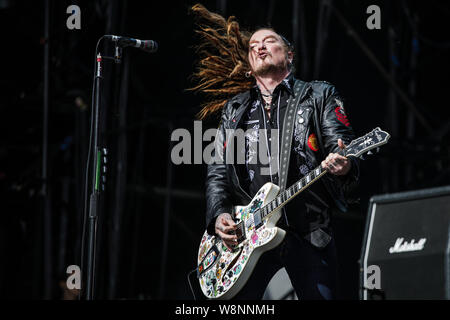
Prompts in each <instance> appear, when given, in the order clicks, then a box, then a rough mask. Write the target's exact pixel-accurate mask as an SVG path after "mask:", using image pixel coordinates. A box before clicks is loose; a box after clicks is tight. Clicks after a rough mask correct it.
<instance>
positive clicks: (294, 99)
mask: <svg viewBox="0 0 450 320" xmlns="http://www.w3.org/2000/svg"><path fill="white" fill-rule="evenodd" d="M306 87H307V84H306V82H304V81H301V80H297V79H296V80H295V83H294V95H291V97H290V98H289V102H288V105H287V109H286V114H285V116H284V121H283V132H282V133H281V148H280V172H279V177H280V185H279V187H280V191H284V189H285V188H286V183H287V174H288V169H289V159H290V156H291V146H292V135H293V131H294V122H295V112H296V110H297V106H298V104H299V102H300V99H301V97H302V96H303V93H304V91H305V89H306Z"/></svg>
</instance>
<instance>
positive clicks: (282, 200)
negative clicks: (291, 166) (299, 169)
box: [260, 166, 327, 219]
mask: <svg viewBox="0 0 450 320" xmlns="http://www.w3.org/2000/svg"><path fill="white" fill-rule="evenodd" d="M325 173H327V170H326V169H323V168H322V166H318V167H316V168H315V169H314V170H312V171H310V172H309V173H307V174H306V175H305V176H303V177H302V178H301V179H300V180H298V181H297V182H296V183H294V184H293V185H292V186H290V187H289V188H287V189H286V190H284V191H283V192H281V193H280V194H279V195H278V196H277V197H276V198H275V199H273V200H272V201H271V202H269V203H267V204H266V205H265V206H264V207H262V208H261V210H260V212H261V218H262V219H264V218H268V217H269V216H270V214H271V213H272V212H274V211H275V210H277V209H279V208H282V207H284V206H285V205H286V204H287V203H288V202H289V201H291V200H292V199H294V198H295V197H296V196H297V195H299V194H300V193H301V192H302V191H303V190H305V189H307V188H308V187H309V186H310V185H312V184H313V183H314V182H316V181H317V180H318V179H319V178H320V177H322V176H323V175H325Z"/></svg>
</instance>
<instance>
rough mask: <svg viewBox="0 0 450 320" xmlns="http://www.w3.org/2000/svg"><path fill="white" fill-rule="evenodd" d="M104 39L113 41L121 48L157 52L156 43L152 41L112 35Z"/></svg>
mask: <svg viewBox="0 0 450 320" xmlns="http://www.w3.org/2000/svg"><path fill="white" fill-rule="evenodd" d="M105 37H106V38H107V39H111V40H113V41H115V42H116V44H117V45H118V46H119V47H122V48H124V47H136V48H139V49H141V50H144V51H146V52H149V53H154V52H156V51H157V50H158V43H157V42H156V41H153V40H139V39H134V38H128V37H121V36H113V35H107V36H105Z"/></svg>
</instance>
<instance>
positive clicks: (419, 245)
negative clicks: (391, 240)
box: [389, 238, 427, 253]
mask: <svg viewBox="0 0 450 320" xmlns="http://www.w3.org/2000/svg"><path fill="white" fill-rule="evenodd" d="M404 240H405V239H404V238H397V241H395V244H394V246H393V247H390V248H389V253H400V252H408V251H420V250H423V247H424V245H425V242H426V241H427V239H426V238H422V239H420V240H419V241H418V242H414V239H412V240H411V242H408V241H404Z"/></svg>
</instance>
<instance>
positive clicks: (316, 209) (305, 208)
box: [197, 7, 359, 299]
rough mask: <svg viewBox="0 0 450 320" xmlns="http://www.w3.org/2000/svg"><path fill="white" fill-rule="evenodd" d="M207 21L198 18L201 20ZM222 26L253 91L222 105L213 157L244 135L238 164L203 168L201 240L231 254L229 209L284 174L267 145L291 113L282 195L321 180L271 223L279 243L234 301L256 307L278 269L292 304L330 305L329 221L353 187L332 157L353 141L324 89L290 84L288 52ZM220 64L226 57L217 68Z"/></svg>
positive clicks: (353, 174) (277, 38) (345, 162)
mask: <svg viewBox="0 0 450 320" xmlns="http://www.w3.org/2000/svg"><path fill="white" fill-rule="evenodd" d="M197 9H198V7H197ZM206 13H209V12H206ZM206 13H205V11H202V14H203V15H205V14H206ZM214 18H217V15H215V16H214ZM223 23H224V24H225V25H226V24H229V25H230V24H233V21H231V22H230V20H228V21H225V20H223ZM229 25H228V28H229V29H228V30H230V29H233V28H234V32H228V35H226V37H227V38H226V39H227V41H230V37H231V36H234V37H235V38H237V40H236V41H235V43H241V42H243V41H242V39H244V40H246V41H248V42H247V43H246V47H245V49H246V50H247V52H246V58H247V59H248V60H247V61H243V62H242V63H239V64H238V65H237V67H235V68H234V70H233V72H234V74H236V73H239V72H240V71H239V70H236V68H238V67H242V68H244V69H245V66H248V69H247V70H243V71H242V72H244V71H245V73H244V74H245V77H246V78H245V79H244V78H242V79H243V80H242V82H245V81H247V80H252V86H251V87H250V88H249V89H247V90H245V91H243V92H242V93H240V94H238V95H235V96H234V97H233V98H231V99H229V100H227V101H226V103H224V104H223V107H222V108H221V111H222V113H221V114H222V116H221V121H220V125H219V128H218V135H217V137H216V143H219V144H220V145H221V147H222V148H223V150H220V152H219V153H220V154H221V155H222V157H225V156H224V155H226V148H227V146H226V143H224V142H225V141H226V134H225V130H227V129H238V128H241V129H243V130H244V131H246V132H247V134H246V143H245V164H242V165H239V164H229V163H227V161H225V162H224V163H215V164H210V165H208V169H207V177H206V199H207V214H206V222H207V229H208V232H209V233H211V234H214V233H215V234H216V235H217V236H219V237H221V238H222V240H223V242H224V243H225V245H226V246H227V247H229V248H232V247H233V246H234V245H236V243H237V236H236V235H235V234H234V232H233V231H234V230H235V226H236V224H235V222H234V221H233V215H232V207H233V206H234V205H246V204H248V203H249V201H250V200H251V199H252V198H253V196H254V195H255V194H256V192H257V191H258V190H259V189H260V188H261V187H262V186H263V185H264V184H265V183H267V182H272V183H274V184H276V185H280V182H281V181H280V176H281V175H282V174H283V172H282V170H281V169H280V168H281V167H282V164H283V161H286V159H283V156H282V155H280V148H275V150H272V147H271V146H272V145H273V144H272V143H271V142H272V138H274V139H276V138H277V139H279V141H278V145H282V144H283V143H284V142H285V141H282V139H283V137H285V136H286V133H285V132H283V129H284V126H286V124H287V121H288V120H287V119H285V118H286V117H287V116H286V114H287V110H288V108H292V107H293V108H295V114H294V119H293V121H294V124H293V132H291V134H290V135H289V134H288V136H289V137H290V139H291V148H290V157H289V159H288V160H289V162H288V173H287V181H284V184H285V187H289V186H290V184H291V183H293V182H295V181H297V180H298V179H300V178H301V177H302V176H303V175H305V174H306V173H308V172H309V171H311V170H312V169H313V168H315V167H316V166H318V165H321V166H322V167H323V168H326V170H327V171H328V173H327V174H326V175H325V176H324V177H323V178H322V179H320V180H319V181H317V182H315V183H314V184H313V185H311V186H310V187H309V188H308V189H306V190H305V191H304V192H303V193H301V194H300V195H299V196H298V197H296V198H295V199H294V200H292V201H291V202H290V203H289V204H288V205H287V206H286V207H285V209H286V210H284V213H283V215H282V217H281V219H280V220H279V223H278V226H279V227H282V228H283V229H284V230H286V231H287V233H286V237H285V239H284V240H283V242H282V244H281V245H279V246H277V247H276V248H275V249H272V250H270V251H268V252H266V253H264V254H263V255H262V256H261V258H260V259H259V261H258V263H257V266H256V268H255V270H254V271H253V273H252V275H251V276H250V279H249V280H248V281H247V284H246V285H245V286H244V288H243V289H242V290H240V292H239V293H238V294H237V296H235V299H261V298H262V296H263V294H264V291H265V289H266V286H267V284H268V282H269V281H270V279H271V278H272V276H273V275H274V274H275V273H276V272H277V271H278V270H279V269H280V268H282V267H285V268H286V271H287V273H288V275H289V278H290V280H291V282H292V285H293V287H294V289H295V291H296V294H297V296H298V298H299V299H333V298H335V295H336V276H337V275H336V267H337V262H336V252H335V243H334V239H333V233H332V230H331V227H330V213H331V210H332V208H333V207H336V206H337V207H338V208H340V209H341V210H345V209H346V206H347V202H346V199H345V194H346V191H347V190H349V189H352V188H354V186H355V185H356V184H357V182H358V179H359V163H358V161H357V160H356V159H353V158H346V157H344V156H341V155H339V154H338V151H339V149H343V148H345V144H344V143H346V144H348V143H349V142H350V141H351V140H352V139H353V138H354V133H353V130H352V128H351V126H350V123H349V120H348V118H347V116H346V114H345V111H344V107H343V102H342V99H341V97H340V96H339V94H338V93H337V91H336V89H335V88H334V86H332V85H331V84H329V83H326V82H320V81H312V82H303V81H300V80H297V79H295V78H294V75H293V73H292V65H293V63H292V62H293V58H294V52H293V48H292V46H291V45H290V43H289V42H288V41H287V40H286V39H285V38H284V37H282V36H281V35H279V34H278V33H276V32H275V31H274V30H273V29H271V28H262V29H259V30H257V31H256V32H254V33H252V34H251V35H250V36H249V37H247V38H245V36H243V33H239V30H238V28H237V27H236V23H235V22H234V25H232V26H229ZM239 36H241V38H239ZM236 56H239V54H236ZM224 60H226V57H225V58H222V59H218V60H217V61H224ZM231 60H233V59H231ZM235 60H236V59H234V60H233V61H235ZM245 62H248V63H247V64H245ZM217 70H218V69H217ZM205 74H206V73H205ZM203 80H206V79H205V78H204V79H203ZM235 82H236V81H235ZM225 87H226V86H225ZM295 88H298V89H299V91H295ZM297 95H300V97H299V99H295V98H297ZM290 98H292V99H290ZM291 100H294V101H295V100H297V101H298V102H297V105H294V106H293V105H289V101H291ZM248 129H255V130H254V131H252V130H248ZM258 129H259V130H258ZM261 129H262V131H261ZM273 129H275V130H278V131H277V132H278V135H276V136H274V137H272V135H271V132H273V131H271V130H273ZM261 133H262V136H261ZM255 141H256V142H257V144H263V145H264V147H265V148H266V150H267V152H268V156H269V157H270V158H271V159H274V158H275V161H271V162H269V173H268V174H262V172H263V171H262V170H261V169H262V168H263V167H267V166H268V165H267V163H265V164H263V163H261V161H260V159H259V157H258V156H257V153H256V152H255V150H253V149H252V148H253V147H254V146H255V144H254V143H252V142H255ZM261 146H262V145H260V146H259V147H261ZM253 157H256V160H255V158H253Z"/></svg>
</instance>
